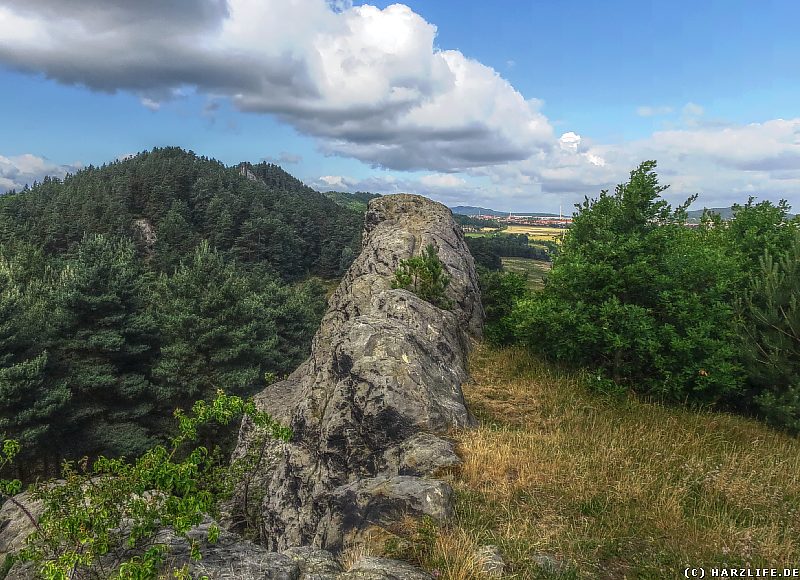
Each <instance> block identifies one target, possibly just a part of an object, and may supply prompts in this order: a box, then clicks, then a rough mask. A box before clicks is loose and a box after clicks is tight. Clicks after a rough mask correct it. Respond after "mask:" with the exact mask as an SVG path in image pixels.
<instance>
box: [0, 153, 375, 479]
mask: <svg viewBox="0 0 800 580" xmlns="http://www.w3.org/2000/svg"><path fill="white" fill-rule="evenodd" d="M247 168H248V169H249V171H250V174H251V178H248V177H246V176H244V175H242V174H241V169H240V168H226V167H225V166H223V165H222V164H220V163H218V162H216V161H212V160H209V159H205V158H201V157H197V156H195V155H194V154H193V153H187V152H184V151H182V150H180V149H156V150H153V151H152V152H149V153H143V154H140V155H138V156H136V157H134V158H132V159H128V160H125V161H121V162H116V163H112V164H110V165H106V166H103V167H100V168H94V167H90V168H88V169H86V170H85V171H81V172H79V173H78V174H76V175H74V176H70V177H68V178H66V179H65V180H64V181H60V180H55V179H47V180H45V182H44V183H41V184H36V185H35V186H34V187H32V188H30V189H26V190H25V191H22V192H18V193H11V194H8V195H5V196H0V435H2V436H4V437H5V438H7V439H16V440H19V441H20V442H21V443H22V446H23V461H21V462H19V461H18V462H17V466H18V467H19V468H20V469H21V470H22V472H23V473H22V475H27V476H30V475H38V474H53V473H56V470H57V467H58V465H57V462H58V461H60V460H61V459H62V458H79V457H82V456H84V455H90V456H95V455H97V454H101V453H102V454H106V455H123V454H124V455H129V456H132V455H137V454H139V453H141V452H142V451H144V450H145V449H147V448H150V447H152V445H153V444H154V443H156V442H159V441H163V440H164V437H166V436H167V435H168V428H169V427H168V426H169V425H171V424H172V422H171V420H170V418H171V416H172V412H173V411H174V409H175V408H176V407H179V406H183V407H186V406H188V405H190V404H191V402H193V401H195V400H197V399H200V398H209V397H212V396H213V394H214V392H215V391H216V389H219V388H222V389H224V390H226V391H227V392H229V393H232V394H237V395H243V396H247V395H250V394H253V393H254V392H256V391H258V390H260V389H261V388H263V387H264V385H265V382H266V381H268V380H271V379H272V377H274V376H276V375H277V376H280V375H283V374H285V373H288V372H290V371H291V370H293V369H294V368H295V367H296V366H297V364H298V363H299V362H301V361H302V359H303V358H304V357H305V356H306V355H307V353H308V349H309V345H310V341H311V337H312V335H313V333H314V332H315V330H316V328H317V326H318V324H319V320H320V319H321V316H322V314H323V313H324V309H325V288H324V287H323V285H322V284H321V283H320V282H318V281H315V280H316V278H314V277H312V276H310V275H318V276H335V275H338V274H339V273H341V272H342V271H343V270H344V269H345V268H347V267H348V266H349V264H350V262H351V261H352V259H353V257H354V255H355V251H356V250H357V248H358V245H359V243H360V242H359V236H360V228H361V221H362V216H361V215H360V214H358V213H357V212H353V211H350V210H347V209H346V208H342V207H340V206H338V205H336V204H335V203H333V202H332V201H330V200H328V199H326V198H325V197H324V196H322V195H321V194H319V193H317V192H315V191H313V190H311V189H309V188H307V187H305V186H304V185H303V184H302V183H300V182H299V181H297V180H295V179H294V178H293V177H291V176H290V175H288V174H286V173H284V172H283V171H281V170H280V169H279V168H277V167H276V166H273V165H268V164H261V165H255V166H247ZM252 175H255V176H256V177H257V180H256V181H253V180H252Z"/></svg>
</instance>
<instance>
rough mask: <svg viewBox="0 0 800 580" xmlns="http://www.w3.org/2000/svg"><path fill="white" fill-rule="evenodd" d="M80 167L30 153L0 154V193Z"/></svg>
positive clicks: (18, 188)
mask: <svg viewBox="0 0 800 580" xmlns="http://www.w3.org/2000/svg"><path fill="white" fill-rule="evenodd" d="M80 168H81V164H80V163H74V164H72V165H59V164H56V163H53V162H51V161H49V160H48V159H45V158H44V157H38V156H36V155H32V154H30V153H25V154H23V155H15V156H10V157H5V156H3V155H0V193H3V192H6V191H9V190H11V189H16V190H20V189H22V188H23V187H25V186H26V185H32V184H33V183H34V182H35V181H39V182H41V181H42V180H43V179H44V178H45V177H48V176H49V177H59V178H61V177H64V176H65V175H66V174H67V173H74V172H75V171H78V170H79V169H80Z"/></svg>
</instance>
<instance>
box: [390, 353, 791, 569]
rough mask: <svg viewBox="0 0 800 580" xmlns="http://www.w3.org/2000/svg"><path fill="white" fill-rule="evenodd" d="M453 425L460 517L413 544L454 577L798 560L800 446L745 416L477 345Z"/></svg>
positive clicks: (413, 536)
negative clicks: (597, 385) (465, 413)
mask: <svg viewBox="0 0 800 580" xmlns="http://www.w3.org/2000/svg"><path fill="white" fill-rule="evenodd" d="M471 366H472V373H473V378H474V384H472V385H467V386H466V387H465V394H466V398H467V401H468V403H469V405H470V407H471V409H472V410H473V411H474V412H475V414H476V416H477V417H478V418H479V420H480V426H479V428H477V429H475V430H470V431H463V432H458V433H455V434H454V437H455V440H456V441H457V443H458V449H459V453H460V455H461V456H462V457H463V459H464V464H463V465H462V466H461V468H460V469H458V470H456V471H454V472H453V473H451V474H450V477H451V478H452V484H453V487H454V489H455V490H456V493H457V498H458V500H457V505H456V514H457V515H456V517H455V518H454V520H453V521H452V522H451V523H450V524H449V525H448V526H445V527H437V526H435V525H434V524H431V523H423V524H422V525H417V526H416V527H411V528H410V530H411V531H409V532H408V535H407V537H408V538H409V540H410V541H409V542H408V543H407V544H405V547H404V548H403V549H402V550H400V551H401V553H402V554H403V555H404V556H405V557H407V558H409V559H411V560H412V561H416V562H419V563H421V564H423V565H424V566H425V567H427V568H428V569H430V570H437V571H438V572H439V574H440V576H439V578H440V579H442V580H445V579H449V580H466V579H471V578H483V577H484V576H482V575H481V573H480V572H479V571H478V570H479V562H478V561H477V559H476V557H475V556H474V554H475V551H476V549H478V548H479V547H480V546H484V545H489V544H491V545H495V546H498V547H499V549H500V551H501V553H502V555H503V558H504V559H505V561H506V564H507V567H506V571H507V575H504V577H505V578H515V579H520V580H522V579H526V580H527V579H531V578H653V579H655V578H678V577H681V578H682V577H683V570H684V568H685V567H687V566H706V568H707V569H708V567H710V566H714V565H716V566H723V565H725V566H730V567H744V566H751V567H753V568H756V567H758V568H761V567H767V568H770V567H772V568H782V567H784V565H786V566H787V567H790V568H794V567H797V565H798V562H800V440H798V439H797V438H791V437H789V436H786V435H783V434H780V433H777V432H775V431H772V430H770V429H768V428H767V427H765V426H764V425H762V424H761V423H758V422H756V421H751V420H748V419H744V418H741V417H736V416H731V415H727V414H721V413H711V412H693V411H689V410H687V409H678V408H665V407H663V406H660V405H656V404H651V403H646V402H642V401H639V400H637V399H635V398H622V399H619V398H611V397H608V396H602V395H597V394H593V393H591V392H589V391H587V389H586V388H585V386H584V384H583V382H582V379H581V377H580V375H577V374H572V373H567V372H563V371H560V370H559V369H557V368H556V367H553V366H551V365H549V364H546V363H543V362H541V361H540V360H538V359H537V358H536V357H534V356H532V355H530V354H528V353H527V352H525V351H524V350H520V349H506V350H497V349H493V348H489V347H487V346H485V345H484V346H480V347H479V348H478V349H477V350H476V351H475V352H474V353H473V356H472V359H471Z"/></svg>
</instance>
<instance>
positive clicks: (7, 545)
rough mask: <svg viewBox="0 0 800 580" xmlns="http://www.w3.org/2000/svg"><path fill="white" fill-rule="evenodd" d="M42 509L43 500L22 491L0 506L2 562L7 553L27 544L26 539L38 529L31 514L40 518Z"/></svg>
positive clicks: (18, 549)
mask: <svg viewBox="0 0 800 580" xmlns="http://www.w3.org/2000/svg"><path fill="white" fill-rule="evenodd" d="M42 509H43V506H42V502H40V501H33V500H32V499H31V497H30V494H28V493H21V494H19V495H17V496H15V497H14V499H13V501H11V500H9V501H6V502H5V503H4V504H3V505H2V506H0V563H2V561H3V559H4V558H5V556H6V555H8V554H13V553H16V552H19V551H20V550H21V549H22V548H23V547H24V546H25V540H26V539H27V538H28V536H30V535H31V534H32V533H33V532H34V531H36V525H35V524H34V523H33V521H31V518H30V517H29V515H30V516H31V517H33V518H34V519H37V520H38V518H39V516H40V515H41V513H42Z"/></svg>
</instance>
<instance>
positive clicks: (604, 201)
mask: <svg viewBox="0 0 800 580" xmlns="http://www.w3.org/2000/svg"><path fill="white" fill-rule="evenodd" d="M654 168H655V162H652V161H651V162H645V163H642V164H641V165H640V166H639V168H638V169H636V170H635V171H633V172H631V176H630V180H629V182H628V183H625V184H622V185H619V186H617V188H616V190H615V192H614V193H613V194H609V193H608V192H607V191H603V192H601V194H600V197H599V198H598V199H593V200H589V199H588V198H587V199H586V200H585V201H584V203H583V204H581V205H579V206H578V211H577V213H576V215H575V218H574V222H573V226H572V228H570V230H569V231H568V233H567V234H566V238H565V240H564V244H563V248H562V250H561V253H560V255H559V256H558V257H557V258H556V260H555V262H554V265H553V269H552V271H551V272H550V274H549V276H548V283H547V285H546V286H545V288H544V290H543V291H542V292H541V293H540V294H537V295H532V296H531V297H529V298H527V299H523V300H520V301H518V302H517V303H516V305H515V306H514V308H513V311H512V313H511V314H510V315H509V316H508V317H507V319H506V324H508V325H509V326H510V327H511V328H512V329H513V333H514V336H515V337H516V339H517V340H518V341H519V342H522V343H523V344H526V345H527V346H529V347H530V348H532V349H534V350H536V351H539V352H541V353H544V354H545V355H548V356H550V357H552V358H555V359H559V360H563V361H565V362H569V363H572V364H578V365H584V366H587V367H589V368H591V369H593V370H595V369H597V370H599V371H600V372H601V373H602V374H604V375H605V376H606V377H608V378H610V379H612V380H614V381H615V382H618V383H621V384H625V385H628V386H631V387H633V388H635V389H637V390H640V391H644V392H647V393H649V394H652V395H656V396H658V397H659V398H665V399H671V400H676V401H685V400H687V399H688V400H691V401H695V402H701V403H704V404H707V403H717V402H721V401H726V400H731V399H733V398H735V397H736V396H737V395H738V394H739V393H740V392H741V389H742V384H743V374H742V369H741V366H740V364H739V363H738V360H737V351H736V346H735V344H736V328H735V324H734V317H733V309H732V306H731V300H732V297H733V295H734V291H735V289H736V282H737V280H739V276H740V273H739V267H738V266H737V261H736V260H737V257H736V256H735V255H733V254H732V253H731V252H729V251H728V250H727V249H726V246H725V238H724V237H723V233H724V232H723V230H722V229H721V228H714V227H713V226H712V225H710V224H707V225H706V226H705V227H702V228H698V229H695V230H692V229H689V228H686V227H684V226H683V219H684V217H685V208H686V207H687V206H688V204H689V203H690V202H691V201H692V199H690V200H688V201H687V202H686V203H685V204H683V205H682V206H680V207H678V208H677V209H675V210H673V209H672V208H671V207H670V206H669V204H667V202H666V201H664V200H663V199H661V196H660V194H661V192H663V191H664V189H666V187H664V186H661V185H659V183H658V177H657V175H656V174H655V172H654V171H653V170H654Z"/></svg>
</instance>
